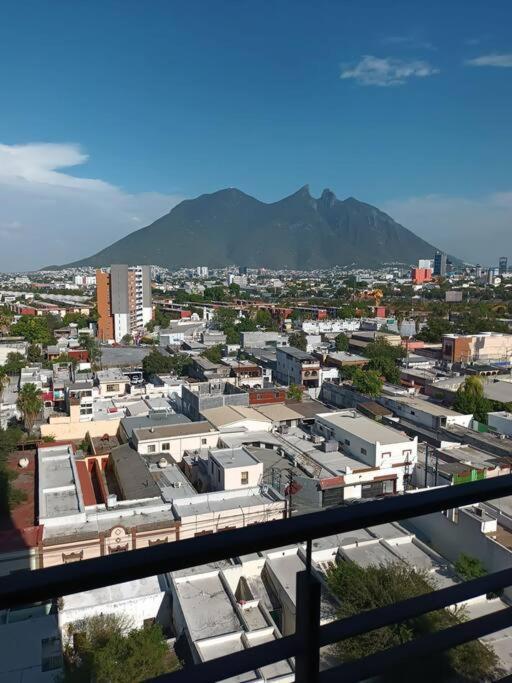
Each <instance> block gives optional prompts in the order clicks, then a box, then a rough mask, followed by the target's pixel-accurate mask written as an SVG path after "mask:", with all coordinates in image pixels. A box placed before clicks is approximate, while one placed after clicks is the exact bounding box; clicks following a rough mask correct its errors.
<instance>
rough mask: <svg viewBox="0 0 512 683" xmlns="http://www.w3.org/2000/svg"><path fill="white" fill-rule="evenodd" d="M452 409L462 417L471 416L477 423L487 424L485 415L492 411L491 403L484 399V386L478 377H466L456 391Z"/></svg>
mask: <svg viewBox="0 0 512 683" xmlns="http://www.w3.org/2000/svg"><path fill="white" fill-rule="evenodd" d="M453 408H454V410H457V411H458V412H459V413H462V414H463V415H470V414H472V415H473V417H474V418H475V420H478V422H483V423H487V413H489V412H490V411H492V410H493V403H492V401H490V400H489V399H487V398H485V395H484V385H483V382H482V380H481V378H480V377H479V376H478V375H470V376H468V377H466V379H465V380H464V383H463V384H461V386H460V387H459V388H458V389H457V393H456V394H455V401H454V403H453Z"/></svg>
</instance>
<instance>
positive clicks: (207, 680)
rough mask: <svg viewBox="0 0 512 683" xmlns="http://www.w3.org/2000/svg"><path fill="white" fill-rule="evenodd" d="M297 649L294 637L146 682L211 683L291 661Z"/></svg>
mask: <svg viewBox="0 0 512 683" xmlns="http://www.w3.org/2000/svg"><path fill="white" fill-rule="evenodd" d="M299 647H300V641H299V638H298V636H297V634H293V635H291V636H285V637H284V638H278V639H277V640H273V641H269V642H267V643H262V644H261V645H255V646H254V647H250V648H248V649H247V650H241V651H240V652H233V653H232V654H229V655H224V656H223V657H217V658H216V659H210V660H208V661H206V662H201V663H199V664H194V665H192V666H186V667H185V668H184V669H182V670H181V671H176V672H175V673H170V674H162V675H161V676H157V677H156V678H151V679H149V681H151V682H154V683H156V682H157V681H158V683H191V681H193V683H213V682H215V681H223V680H224V679H226V678H231V677H232V676H238V675H239V674H243V673H246V672H247V671H253V670H254V669H260V668H261V667H262V666H266V665H268V664H274V663H275V662H280V661H282V660H283V659H289V658H290V657H293V656H294V655H295V654H296V652H297V650H298V649H299ZM149 681H147V682H146V683H149Z"/></svg>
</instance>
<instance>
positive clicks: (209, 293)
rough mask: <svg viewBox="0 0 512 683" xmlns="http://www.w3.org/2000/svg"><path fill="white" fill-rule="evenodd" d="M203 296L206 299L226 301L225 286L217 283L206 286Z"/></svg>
mask: <svg viewBox="0 0 512 683" xmlns="http://www.w3.org/2000/svg"><path fill="white" fill-rule="evenodd" d="M203 296H204V299H205V300H206V301H226V299H227V294H226V288H225V287H223V286H222V285H217V286H215V287H207V288H206V289H205V290H204V295H203ZM188 301H191V299H190V296H189V298H188Z"/></svg>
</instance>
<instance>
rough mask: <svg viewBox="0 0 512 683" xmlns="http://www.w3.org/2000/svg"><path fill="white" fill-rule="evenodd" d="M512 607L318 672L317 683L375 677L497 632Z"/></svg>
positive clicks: (511, 617) (353, 682)
mask: <svg viewBox="0 0 512 683" xmlns="http://www.w3.org/2000/svg"><path fill="white" fill-rule="evenodd" d="M511 621H512V607H507V608H506V609H502V610H500V611H499V612H493V613H492V614H486V615H485V616H483V617H477V618H476V619H471V621H464V622H462V623H461V624H457V625H456V626H451V627H450V628H446V629H442V630H441V631H436V632H435V633H430V634H429V635H427V636H422V637H421V638H416V639H415V640H410V641H408V642H407V643H404V644H403V645H397V646H396V647H392V648H389V649H388V650H383V651H382V652H377V653H376V654H374V655H370V656H368V657H364V658H362V659H357V660H355V661H353V662H346V663H344V664H340V665H339V666H335V667H332V668H331V669H327V670H326V671H322V672H321V673H320V683H331V681H332V683H338V682H339V681H343V683H357V681H363V680H366V679H368V678H371V677H372V676H377V675H378V674H382V673H383V672H384V671H387V670H388V669H390V668H393V667H395V666H397V665H398V664H399V662H403V661H404V660H405V659H408V660H414V659H417V658H420V657H427V656H429V655H435V654H437V653H439V652H444V651H445V650H449V649H450V648H452V647H456V646H457V645H462V644H463V643H467V642H469V641H472V640H477V639H478V638H482V637H483V636H486V635H488V634H489V633H496V632H497V631H501V630H502V629H504V628H507V627H508V626H510V624H511Z"/></svg>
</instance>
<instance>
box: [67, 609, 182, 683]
mask: <svg viewBox="0 0 512 683" xmlns="http://www.w3.org/2000/svg"><path fill="white" fill-rule="evenodd" d="M69 632H70V634H73V635H74V637H73V641H72V643H71V642H70V643H69V644H68V645H67V647H66V648H65V651H64V657H65V668H64V671H65V673H64V680H65V681H69V682H70V683H71V682H72V683H75V682H76V683H80V682H81V681H83V682H84V683H86V682H87V683H88V682H89V681H91V680H94V681H96V682H97V683H126V682H127V681H130V682H133V683H137V682H138V681H145V680H146V679H148V678H154V677H155V676H159V675H161V674H163V673H167V672H169V671H175V670H176V669H178V668H180V666H179V662H178V661H177V659H176V658H175V657H174V658H173V657H171V655H170V653H169V650H168V647H167V643H166V641H165V638H164V635H163V633H162V629H161V627H160V626H159V625H157V624H154V625H152V626H147V627H144V628H142V629H134V628H132V626H131V622H130V620H128V619H127V618H124V617H119V616H117V615H114V614H100V615H97V616H93V617H89V618H88V619H83V620H81V621H79V622H75V623H74V624H71V625H70V627H69Z"/></svg>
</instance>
